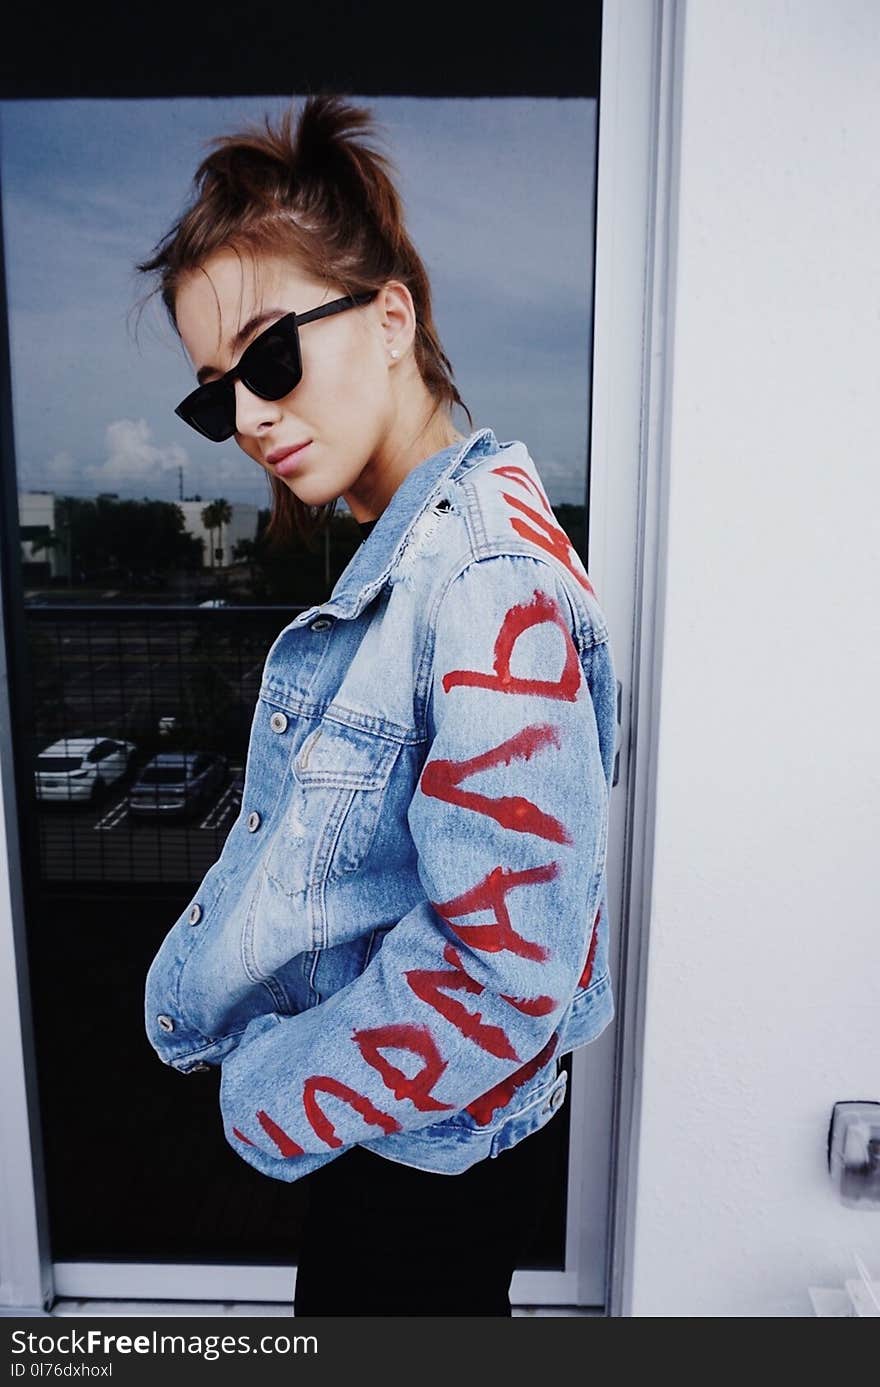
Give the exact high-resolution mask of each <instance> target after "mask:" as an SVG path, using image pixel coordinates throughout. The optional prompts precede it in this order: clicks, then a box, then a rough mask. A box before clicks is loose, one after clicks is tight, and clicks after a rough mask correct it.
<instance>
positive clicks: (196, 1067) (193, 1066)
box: [186, 1060, 211, 1074]
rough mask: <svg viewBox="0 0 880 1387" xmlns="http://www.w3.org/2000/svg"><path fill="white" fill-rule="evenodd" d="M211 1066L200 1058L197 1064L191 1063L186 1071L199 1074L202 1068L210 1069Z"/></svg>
mask: <svg viewBox="0 0 880 1387" xmlns="http://www.w3.org/2000/svg"><path fill="white" fill-rule="evenodd" d="M210 1068H211V1066H210V1064H203V1063H202V1061H201V1060H199V1061H198V1063H197V1064H191V1065H190V1067H189V1069H187V1071H186V1073H187V1074H198V1073H199V1072H200V1071H201V1070H203V1069H210Z"/></svg>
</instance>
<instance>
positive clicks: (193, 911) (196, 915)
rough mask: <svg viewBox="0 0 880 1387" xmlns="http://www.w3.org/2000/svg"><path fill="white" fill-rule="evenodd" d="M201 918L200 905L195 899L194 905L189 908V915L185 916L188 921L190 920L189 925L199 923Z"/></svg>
mask: <svg viewBox="0 0 880 1387" xmlns="http://www.w3.org/2000/svg"><path fill="white" fill-rule="evenodd" d="M201 918H202V907H201V906H200V905H199V903H198V901H196V903H195V905H193V906H192V907H191V908H190V912H189V915H188V916H187V919H188V920H189V922H190V924H191V925H197V924H198V923H199V920H201Z"/></svg>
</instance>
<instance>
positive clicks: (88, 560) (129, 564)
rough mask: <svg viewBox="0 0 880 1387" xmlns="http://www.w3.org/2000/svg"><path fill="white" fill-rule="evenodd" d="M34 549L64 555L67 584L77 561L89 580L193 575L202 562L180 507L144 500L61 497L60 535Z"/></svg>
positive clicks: (35, 543) (58, 502)
mask: <svg viewBox="0 0 880 1387" xmlns="http://www.w3.org/2000/svg"><path fill="white" fill-rule="evenodd" d="M32 544H33V546H34V548H37V547H40V548H43V549H46V550H50V549H59V550H61V552H62V553H63V555H64V559H65V563H64V568H65V572H66V575H67V577H68V579H69V578H70V575H71V572H72V563H71V561H72V557H73V556H74V555H75V556H76V562H77V567H78V568H79V569H81V570H83V571H84V572H85V573H86V574H94V573H108V572H125V573H130V574H132V575H136V574H139V573H146V572H155V571H158V570H162V571H165V572H167V571H169V570H175V569H176V570H180V569H191V568H193V567H195V566H197V565H198V564H199V562H200V558H201V545H200V542H199V541H198V540H197V539H196V538H195V536H194V535H191V534H188V533H187V531H186V522H185V519H184V515H183V511H182V510H181V509H180V507H179V506H178V505H175V504H174V503H173V502H171V501H151V500H149V499H147V498H146V497H145V498H144V500H143V501H119V500H117V499H115V498H113V497H109V496H98V497H96V499H95V500H89V499H86V498H84V497H82V496H59V497H58V498H57V500H56V530H55V531H54V532H53V533H52V534H50V535H48V536H47V537H45V538H44V539H42V540H40V539H35V540H33V541H32Z"/></svg>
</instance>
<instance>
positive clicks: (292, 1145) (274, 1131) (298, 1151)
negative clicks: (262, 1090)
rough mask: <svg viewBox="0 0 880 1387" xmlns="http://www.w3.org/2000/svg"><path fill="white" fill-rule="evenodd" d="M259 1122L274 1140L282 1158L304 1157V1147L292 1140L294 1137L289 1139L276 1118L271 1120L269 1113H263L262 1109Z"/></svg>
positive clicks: (258, 1118)
mask: <svg viewBox="0 0 880 1387" xmlns="http://www.w3.org/2000/svg"><path fill="white" fill-rule="evenodd" d="M257 1121H258V1122H259V1124H260V1126H261V1127H262V1129H263V1131H264V1132H265V1133H266V1135H267V1136H270V1137H271V1138H272V1140H273V1141H274V1143H275V1145H276V1146H277V1147H278V1150H279V1151H280V1152H281V1154H282V1156H302V1155H303V1149H302V1147H301V1146H299V1145H297V1143H296V1142H295V1141H294V1140H293V1139H292V1137H289V1136H288V1135H287V1133H286V1132H285V1130H284V1128H283V1127H279V1126H278V1123H277V1122H276V1121H275V1120H274V1118H271V1117H270V1116H269V1114H268V1113H267V1112H264V1111H263V1109H262V1108H260V1109H259V1110H258V1112H257ZM250 1144H251V1145H252V1146H253V1142H251V1143H250Z"/></svg>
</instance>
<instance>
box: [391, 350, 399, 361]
mask: <svg viewBox="0 0 880 1387" xmlns="http://www.w3.org/2000/svg"><path fill="white" fill-rule="evenodd" d="M391 355H392V356H393V357H394V358H395V359H396V358H397V357H398V356H400V352H399V351H397V350H396V349H395V350H393V351H392V353H391Z"/></svg>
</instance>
